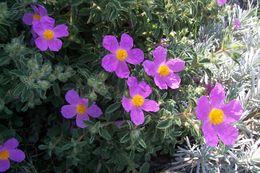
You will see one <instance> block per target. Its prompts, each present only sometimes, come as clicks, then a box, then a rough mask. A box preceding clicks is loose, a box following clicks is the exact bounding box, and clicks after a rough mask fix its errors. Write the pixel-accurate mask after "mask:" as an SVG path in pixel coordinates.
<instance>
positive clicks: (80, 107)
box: [76, 104, 87, 115]
mask: <svg viewBox="0 0 260 173" xmlns="http://www.w3.org/2000/svg"><path fill="white" fill-rule="evenodd" d="M86 111H87V107H86V106H85V105H84V104H78V105H77V107H76V112H77V114H79V115H83V114H84V113H86Z"/></svg>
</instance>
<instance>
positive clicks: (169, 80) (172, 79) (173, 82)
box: [165, 73, 181, 89]
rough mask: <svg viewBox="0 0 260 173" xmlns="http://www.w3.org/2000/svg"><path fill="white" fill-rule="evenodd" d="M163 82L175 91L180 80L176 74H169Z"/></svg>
mask: <svg viewBox="0 0 260 173" xmlns="http://www.w3.org/2000/svg"><path fill="white" fill-rule="evenodd" d="M165 82H166V84H167V85H168V86H169V87H170V88H171V89H177V88H179V87H180V83H181V78H180V77H179V76H178V75H177V74H174V73H171V74H169V75H168V76H167V77H165Z"/></svg>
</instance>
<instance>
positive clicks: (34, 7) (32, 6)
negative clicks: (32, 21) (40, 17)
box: [31, 5, 39, 14]
mask: <svg viewBox="0 0 260 173" xmlns="http://www.w3.org/2000/svg"><path fill="white" fill-rule="evenodd" d="M31 8H32V9H33V11H34V13H37V14H38V13H39V10H38V7H37V6H36V5H31Z"/></svg>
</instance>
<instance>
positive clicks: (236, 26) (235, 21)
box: [233, 19, 241, 29]
mask: <svg viewBox="0 0 260 173" xmlns="http://www.w3.org/2000/svg"><path fill="white" fill-rule="evenodd" d="M240 27H241V22H240V20H239V19H234V21H233V28H234V29H239V28H240Z"/></svg>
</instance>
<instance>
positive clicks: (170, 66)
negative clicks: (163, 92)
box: [143, 46, 185, 89]
mask: <svg viewBox="0 0 260 173" xmlns="http://www.w3.org/2000/svg"><path fill="white" fill-rule="evenodd" d="M153 57H154V61H149V60H146V61H144V63H143V67H144V70H145V72H146V74H147V75H149V76H153V77H154V82H155V84H156V85H157V86H158V87H159V88H160V89H167V88H168V87H170V88H172V89H176V88H179V87H180V83H181V78H180V77H179V76H178V75H177V74H175V73H176V72H180V71H182V70H183V69H184V68H185V62H184V61H183V60H181V59H178V58H175V59H170V60H168V61H166V57H167V49H166V48H164V47H162V46H159V47H157V48H156V49H155V50H154V51H153Z"/></svg>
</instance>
